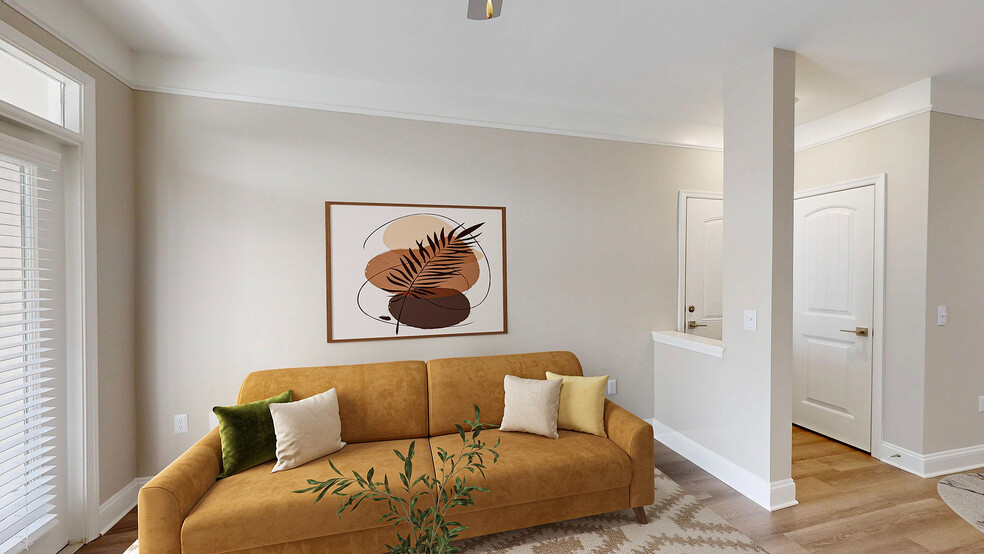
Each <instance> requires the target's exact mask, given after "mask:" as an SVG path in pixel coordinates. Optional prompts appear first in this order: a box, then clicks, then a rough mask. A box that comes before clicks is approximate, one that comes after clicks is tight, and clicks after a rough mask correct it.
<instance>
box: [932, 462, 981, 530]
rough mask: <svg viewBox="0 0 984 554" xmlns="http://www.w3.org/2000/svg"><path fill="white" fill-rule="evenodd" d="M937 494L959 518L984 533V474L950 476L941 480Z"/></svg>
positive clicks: (937, 486) (937, 487)
mask: <svg viewBox="0 0 984 554" xmlns="http://www.w3.org/2000/svg"><path fill="white" fill-rule="evenodd" d="M936 492H938V493H939V494H940V498H942V499H943V502H946V505H947V506H949V507H950V509H951V510H953V511H954V512H956V513H957V515H958V516H960V517H962V518H964V519H965V520H967V522H968V523H970V524H971V525H973V526H974V527H977V529H978V530H980V531H984V473H960V474H958V475H948V476H946V477H944V478H942V479H940V482H939V483H938V484H937V485H936Z"/></svg>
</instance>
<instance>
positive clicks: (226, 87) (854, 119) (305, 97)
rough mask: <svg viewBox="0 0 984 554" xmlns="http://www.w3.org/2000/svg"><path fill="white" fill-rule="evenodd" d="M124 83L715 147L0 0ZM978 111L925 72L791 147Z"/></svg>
mask: <svg viewBox="0 0 984 554" xmlns="http://www.w3.org/2000/svg"><path fill="white" fill-rule="evenodd" d="M2 1H3V2H4V3H6V4H8V5H9V6H11V7H12V8H14V9H15V10H17V11H18V12H20V13H21V14H23V15H24V16H26V17H27V18H29V19H30V20H31V21H33V22H34V23H36V24H38V25H39V26H40V27H42V28H43V29H45V30H46V31H48V32H49V33H51V34H52V35H54V36H55V37H57V38H58V39H59V40H61V41H63V42H65V43H66V44H68V45H69V46H71V47H72V48H74V49H75V50H76V51H78V52H79V53H80V54H82V55H83V56H85V57H87V58H89V59H90V60H92V62H93V63H95V64H96V65H98V66H99V67H101V68H102V69H104V70H106V71H107V72H108V73H110V74H111V75H113V76H114V77H116V78H117V79H119V80H120V81H122V82H123V83H125V84H126V85H127V86H129V87H130V88H132V89H135V90H142V91H148V92H161V93H169V94H179V95H184V96H195V97H201V98H215V99H222V100H234V101H241V102H251V103H259V104H270V105H277V106H290V107H299V108H307V109H316V110H326V111H335V112H344V113H353V114H363V115H373V116H381V117H395V118H400V119H412V120H418V121H431V122H438V123H451V124H456V125H468V126H474V127H488V128H493V129H508V130H515V131H526V132H533V133H546V134H552V135H564V136H574V137H583V138H593V139H599V140H611V141H620V142H631V143H640V144H655V145H662V146H672V147H677V148H695V149H700V150H713V151H721V150H722V147H723V142H724V133H723V129H722V127H721V126H720V125H714V124H708V123H699V122H688V121H681V120H671V119H665V118H659V117H654V116H645V115H639V114H631V113H617V112H609V111H605V110H598V109H593V108H591V107H585V106H577V105H569V104H568V105H565V104H562V103H559V102H556V101H554V100H551V99H547V100H541V101H528V100H523V101H520V100H516V99H510V98H502V97H495V96H488V95H482V94H476V93H474V92H468V91H456V90H451V89H448V88H446V87H434V88H430V87H410V86H402V85H394V84H387V83H380V82H371V81H357V80H352V79H338V78H333V77H328V76H324V75H316V74H310V73H299V72H291V71H283V70H277V69H270V68H260V67H252V66H246V65H239V64H227V63H221V62H210V61H203V60H192V59H186V58H178V57H173V56H165V55H157V54H148V53H139V52H133V51H131V50H130V49H129V47H128V46H127V45H126V44H125V43H124V42H123V41H122V40H121V39H119V38H118V37H117V36H116V35H114V34H113V33H112V32H111V31H110V30H109V29H108V28H106V26H105V25H103V24H102V23H101V22H99V21H98V20H97V19H95V18H94V17H92V16H91V15H89V13H88V12H86V11H85V10H84V9H82V8H81V7H79V5H78V4H77V3H75V2H71V1H70V0H29V1H28V0H2ZM930 110H932V111H937V112H941V113H948V114H952V115H959V116H964V117H973V118H976V119H984V92H981V91H977V90H973V89H968V88H963V87H959V86H956V85H953V84H950V83H946V82H944V81H940V80H939V79H936V78H932V79H931V78H926V79H923V80H921V81H917V82H915V83H912V84H910V85H907V86H904V87H901V88H899V89H896V90H893V91H891V92H888V93H886V94H883V95H881V96H878V97H876V98H872V99H870V100H867V101H865V102H861V103H860V104H856V105H854V106H851V107H849V108H845V109H843V110H841V111H838V112H835V113H832V114H830V115H827V116H824V117H821V118H819V119H816V120H814V121H810V122H808V123H804V124H801V125H798V126H797V127H796V130H795V150H796V151H797V152H798V151H801V150H805V149H808V148H813V147H815V146H819V145H821V144H825V143H828V142H832V141H835V140H839V139H842V138H846V137H849V136H851V135H855V134H858V133H862V132H864V131H868V130H871V129H874V128H877V127H880V126H882V125H887V124H889V123H892V122H894V121H898V120H900V119H905V118H908V117H912V116H914V115H918V114H921V113H924V112H927V111H930Z"/></svg>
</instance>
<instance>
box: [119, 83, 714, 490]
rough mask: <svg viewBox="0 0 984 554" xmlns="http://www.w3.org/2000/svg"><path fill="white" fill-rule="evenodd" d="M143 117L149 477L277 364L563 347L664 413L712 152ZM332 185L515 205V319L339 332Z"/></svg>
mask: <svg viewBox="0 0 984 554" xmlns="http://www.w3.org/2000/svg"><path fill="white" fill-rule="evenodd" d="M136 113H137V129H138V136H137V141H136V142H137V145H138V149H137V160H138V164H137V165H138V169H137V172H138V176H139V182H140V193H139V207H140V233H139V234H140V242H139V248H138V251H139V253H140V254H139V255H140V265H139V267H140V280H141V296H140V314H139V320H140V321H139V328H140V339H139V357H140V374H139V376H138V391H139V399H138V400H139V401H138V406H139V421H140V424H139V431H140V433H139V436H140V443H139V449H140V455H139V469H140V474H141V475H149V474H152V473H154V472H156V471H158V470H160V469H161V468H162V467H163V466H164V465H165V464H167V463H168V462H169V461H171V460H172V459H174V458H175V457H176V456H177V455H178V454H180V453H181V452H182V451H183V450H184V449H186V448H187V447H188V446H190V445H191V444H192V442H193V441H195V440H197V438H199V437H201V436H202V435H203V434H205V432H206V431H207V428H208V413H209V410H210V409H211V408H212V406H214V405H216V404H227V403H232V402H234V401H235V399H236V391H237V389H238V386H239V383H240V381H241V380H242V378H243V377H244V376H245V375H246V374H247V373H248V372H250V371H252V370H257V369H263V368H271V367H289V366H303V365H318V364H340V363H350V362H372V361H382V360H397V359H430V358H437V357H444V356H459V355H483V354H496V353H508V352H523V351H537V350H549V349H569V350H572V351H574V352H575V353H576V354H577V355H578V356H579V357H580V359H581V362H582V364H583V365H584V370H585V372H586V373H587V374H594V375H598V374H603V373H611V374H612V377H614V378H617V379H618V394H617V395H615V396H614V397H613V399H614V400H615V401H616V402H619V403H622V404H624V405H625V406H627V407H628V408H630V409H632V410H633V411H635V412H636V413H637V414H639V415H640V416H642V417H647V418H648V417H651V416H652V403H651V402H652V401H651V398H652V390H653V377H652V346H651V345H652V341H651V340H650V337H649V335H650V333H651V331H652V330H653V329H654V328H658V327H669V326H672V325H673V324H674V321H675V311H676V264H675V263H674V262H673V260H674V259H675V252H676V194H677V191H678V190H679V189H681V188H689V189H704V190H720V187H721V179H722V177H721V154H720V153H719V152H707V151H701V150H692V149H681V148H669V147H660V146H650V145H641V144H629V143H621V142H611V141H601V140H592V139H581V138H572V137H562V136H555V135H544V134H534V133H524V132H515V131H504V130H495V129H484V128H476V127H464V126H456V125H446V124H437V123H426V122H418V121H409V120H401V119H392V118H379V117H368V116H360V115H350V114H341V113H332V112H324V111H312V110H304V109H296V108H285V107H275V106H265V105H256V104H246V103H239V102H231V101H222V100H207V99H199V98H190V97H182V96H174V95H167V94H156V93H137V109H136ZM327 200H348V201H369V202H416V203H438V204H468V205H493V206H498V205H501V206H506V208H507V227H508V260H509V274H508V286H509V333H508V334H506V335H498V336H480V337H460V338H436V339H413V340H406V341H380V342H364V343H334V344H328V343H327V341H326V338H325V336H326V324H325V310H326V308H325V304H326V299H325V261H324V260H325V244H324V238H325V237H324V202H325V201H327ZM177 413H188V414H190V429H191V432H190V433H189V434H187V435H174V434H173V433H172V429H171V428H172V415H173V414H177Z"/></svg>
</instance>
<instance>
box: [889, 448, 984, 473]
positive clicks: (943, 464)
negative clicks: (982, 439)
mask: <svg viewBox="0 0 984 554" xmlns="http://www.w3.org/2000/svg"><path fill="white" fill-rule="evenodd" d="M882 454H883V456H884V457H883V458H882V459H881V461H883V462H885V463H886V464H888V465H892V466H895V467H897V468H899V469H903V470H905V471H908V472H909V473H912V474H915V475H918V476H920V477H923V478H928V477H939V476H940V475H947V474H949V473H957V472H960V471H968V470H971V469H977V468H981V467H984V444H976V445H974V446H967V447H965V448H954V449H953V450H941V451H939V452H931V453H929V454H919V453H918V452H913V451H912V450H909V449H907V448H902V447H901V446H896V445H894V444H892V443H888V442H882Z"/></svg>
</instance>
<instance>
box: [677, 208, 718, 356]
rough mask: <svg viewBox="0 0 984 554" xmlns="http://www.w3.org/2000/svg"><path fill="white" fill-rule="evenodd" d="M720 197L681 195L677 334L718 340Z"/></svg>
mask: <svg viewBox="0 0 984 554" xmlns="http://www.w3.org/2000/svg"><path fill="white" fill-rule="evenodd" d="M722 198H723V197H722V195H721V194H720V193H706V192H691V191H681V192H680V229H679V235H680V246H679V248H680V255H681V259H680V283H681V284H682V286H681V287H680V289H681V290H680V295H679V299H680V300H679V306H678V308H679V321H678V323H677V326H678V330H679V331H680V332H683V333H687V334H691V335H697V336H701V337H706V338H710V339H716V340H721V321H722V314H723V312H724V309H723V303H722V299H721V291H722V286H721V283H722V281H721V279H722V272H721V266H722V265H723V262H724V211H723V210H724V201H723V200H722Z"/></svg>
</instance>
